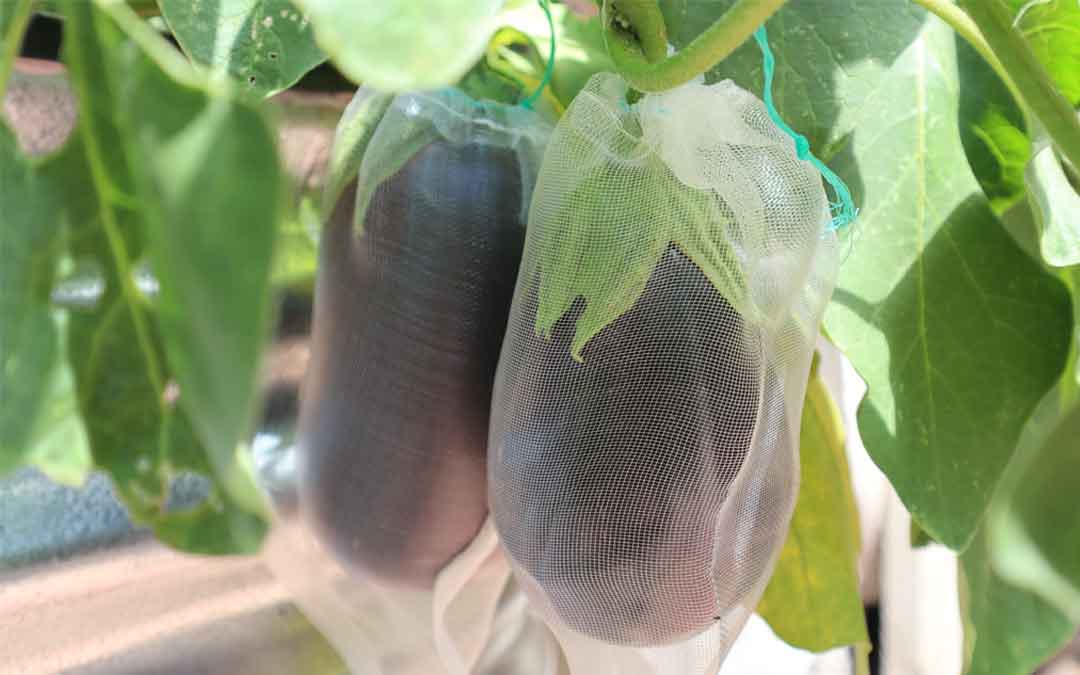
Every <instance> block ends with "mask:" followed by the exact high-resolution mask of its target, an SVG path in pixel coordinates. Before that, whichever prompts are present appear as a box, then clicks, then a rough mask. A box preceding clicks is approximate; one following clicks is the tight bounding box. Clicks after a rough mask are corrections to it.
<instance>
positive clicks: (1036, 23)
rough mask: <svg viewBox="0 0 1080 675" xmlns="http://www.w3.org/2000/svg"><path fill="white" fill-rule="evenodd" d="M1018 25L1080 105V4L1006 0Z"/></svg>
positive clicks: (1058, 0)
mask: <svg viewBox="0 0 1080 675" xmlns="http://www.w3.org/2000/svg"><path fill="white" fill-rule="evenodd" d="M1005 3H1006V4H1007V5H1008V6H1009V7H1010V8H1011V9H1012V10H1013V13H1014V16H1015V17H1016V19H1015V21H1016V26H1017V28H1019V30H1020V32H1021V33H1022V34H1023V36H1024V38H1026V39H1027V42H1028V44H1029V45H1031V49H1032V51H1033V52H1035V55H1036V56H1037V57H1038V59H1039V61H1040V62H1041V63H1042V64H1043V66H1045V67H1046V69H1047V71H1048V72H1049V73H1050V77H1051V78H1053V80H1054V82H1055V84H1057V86H1058V88H1059V89H1060V90H1061V93H1062V94H1064V95H1065V98H1067V99H1068V100H1069V102H1071V103H1072V104H1073V106H1074V107H1076V106H1080V3H1077V2H1073V0H1036V1H1035V2H1032V1H1031V0H1005Z"/></svg>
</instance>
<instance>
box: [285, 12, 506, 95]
mask: <svg viewBox="0 0 1080 675" xmlns="http://www.w3.org/2000/svg"><path fill="white" fill-rule="evenodd" d="M296 4H297V5H298V6H299V7H301V8H302V9H303V10H304V11H305V18H306V19H310V21H311V24H312V26H313V27H314V28H315V37H316V39H317V40H318V43H319V45H320V46H321V47H322V48H323V49H324V50H325V51H326V53H327V54H329V55H330V58H331V59H332V60H333V61H334V64H335V65H336V66H337V67H338V68H339V69H340V70H341V72H343V73H345V75H347V76H348V77H350V78H351V79H353V80H354V81H356V82H362V83H364V84H365V85H368V86H371V87H374V88H375V89H379V90H384V91H407V90H412V89H434V88H437V87H442V86H446V85H450V84H453V83H454V82H457V81H458V80H459V79H460V78H461V76H462V75H464V74H465V72H466V71H467V70H468V69H469V68H470V67H471V66H472V64H473V63H474V62H475V61H476V59H477V58H478V57H479V56H480V53H481V52H482V51H483V50H484V45H485V44H486V43H487V39H488V36H489V35H490V34H491V32H492V30H493V29H494V27H495V24H494V19H495V16H496V13H497V12H498V10H499V8H500V6H501V5H502V0H428V1H427V2H415V0H381V1H380V2H356V1H355V0H297V1H296Z"/></svg>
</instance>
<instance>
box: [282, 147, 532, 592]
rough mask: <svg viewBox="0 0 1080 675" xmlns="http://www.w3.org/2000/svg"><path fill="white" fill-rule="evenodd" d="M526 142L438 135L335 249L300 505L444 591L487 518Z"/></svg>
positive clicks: (380, 570) (326, 535)
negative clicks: (448, 573) (441, 582)
mask: <svg viewBox="0 0 1080 675" xmlns="http://www.w3.org/2000/svg"><path fill="white" fill-rule="evenodd" d="M521 183H522V181H521V171H520V169H519V165H518V159H517V156H516V155H515V153H514V152H513V151H512V150H509V149H505V148H499V147H495V146H491V145H484V144H464V145H462V144H454V143H451V142H448V141H444V140H437V141H434V142H432V143H430V144H429V145H427V146H425V147H423V148H422V149H421V150H420V151H419V152H417V153H416V154H415V155H413V156H412V157H411V158H410V159H409V160H408V161H407V162H406V163H405V164H404V165H403V166H402V167H401V168H400V169H399V170H398V171H397V172H396V173H395V174H394V175H393V176H391V177H390V178H388V179H387V180H384V181H383V182H382V183H380V184H379V185H378V186H377V187H376V188H375V190H374V192H373V194H372V196H371V199H370V201H369V203H368V206H367V207H366V211H365V213H364V214H363V218H362V220H361V227H359V228H357V227H355V226H354V210H355V207H354V202H355V195H356V192H357V186H356V182H355V181H354V182H353V183H352V184H351V185H350V186H348V188H347V189H346V190H345V192H344V193H343V195H342V197H341V198H340V200H339V202H338V203H337V207H336V209H335V211H334V212H333V215H332V216H331V218H330V222H329V223H328V226H327V228H326V230H325V232H324V235H323V237H324V238H323V241H322V242H321V253H320V256H321V258H320V268H319V276H318V281H317V285H316V299H315V313H314V321H313V331H312V347H311V362H310V366H309V371H308V375H307V379H306V380H305V383H304V386H303V390H302V394H301V414H300V422H299V429H298V449H299V469H300V500H301V508H302V510H303V512H304V515H305V518H307V519H308V521H309V522H310V523H311V525H312V529H313V531H314V533H315V535H316V537H317V538H318V539H319V541H320V542H321V543H322V544H323V545H324V546H326V547H327V548H328V549H329V550H330V551H331V552H332V553H333V554H335V555H336V557H337V558H338V559H339V560H340V561H342V562H343V563H345V566H346V567H347V568H348V569H351V570H353V571H355V572H357V573H359V574H361V575H365V576H368V577H370V578H374V579H376V580H379V581H382V582H389V583H394V584H405V585H409V586H415V587H427V586H430V585H431V584H432V582H433V580H434V578H435V575H436V574H437V573H438V571H439V570H440V569H441V568H442V567H443V566H444V565H446V563H447V562H449V561H450V559H452V558H453V557H454V556H455V555H456V554H457V553H459V552H460V551H461V550H462V549H463V548H464V547H465V546H466V545H467V544H468V543H469V541H470V540H471V539H472V538H473V537H474V536H475V534H476V533H477V532H478V530H479V528H480V527H481V525H482V523H483V520H484V519H485V517H486V514H487V495H486V468H485V462H486V455H487V453H486V446H487V435H488V417H489V409H490V403H491V391H492V384H493V378H494V374H495V368H496V364H497V361H498V356H499V347H500V344H501V342H502V338H503V333H504V331H505V330H506V321H507V314H508V312H509V307H510V304H511V298H512V294H513V288H514V281H515V277H516V274H517V268H518V263H519V260H520V256H521V250H522V245H523V237H524V224H523V223H522V222H521V214H522V212H523V209H522V194H523V192H522V184H521Z"/></svg>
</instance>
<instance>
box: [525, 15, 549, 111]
mask: <svg viewBox="0 0 1080 675" xmlns="http://www.w3.org/2000/svg"><path fill="white" fill-rule="evenodd" d="M536 1H537V3H539V5H540V9H542V10H544V16H546V17H547V22H548V33H549V34H550V35H551V42H550V48H549V50H548V60H547V66H545V67H544V77H543V79H541V80H540V86H538V87H537V88H536V91H534V92H533V93H532V94H530V95H529V98H527V99H525V100H524V101H522V102H521V105H522V107H525V108H529V109H530V110H531V109H532V107H533V104H534V103H536V99H538V98H540V94H542V93H543V91H544V87H546V86H548V84H550V83H551V76H552V73H554V72H555V20H554V19H552V18H551V7H549V6H548V0H536Z"/></svg>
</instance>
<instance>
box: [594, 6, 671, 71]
mask: <svg viewBox="0 0 1080 675" xmlns="http://www.w3.org/2000/svg"><path fill="white" fill-rule="evenodd" d="M604 9H605V11H606V12H612V11H613V12H614V13H615V15H617V16H620V17H622V18H624V19H626V20H627V21H628V22H629V23H630V25H631V26H633V28H634V32H635V33H636V34H637V39H638V41H639V42H640V43H641V49H642V51H643V52H644V53H645V59H646V60H647V61H649V62H650V63H655V62H656V61H661V60H663V59H664V57H666V56H667V45H668V39H667V23H666V22H665V21H664V13H663V12H661V11H660V6H659V5H658V4H657V3H656V0H611V3H610V5H609V6H605V8H604ZM612 19H614V16H606V17H605V21H604V25H605V26H609V27H612V28H614V29H615V30H618V26H613V25H612Z"/></svg>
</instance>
